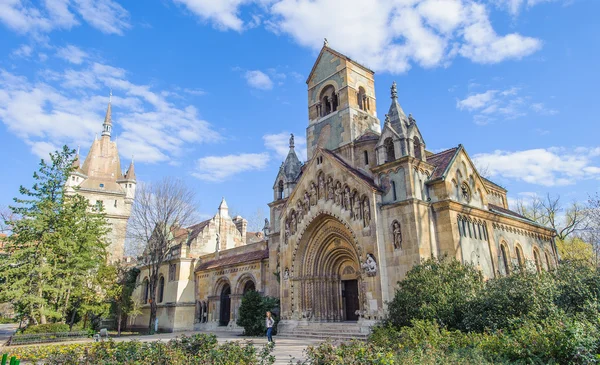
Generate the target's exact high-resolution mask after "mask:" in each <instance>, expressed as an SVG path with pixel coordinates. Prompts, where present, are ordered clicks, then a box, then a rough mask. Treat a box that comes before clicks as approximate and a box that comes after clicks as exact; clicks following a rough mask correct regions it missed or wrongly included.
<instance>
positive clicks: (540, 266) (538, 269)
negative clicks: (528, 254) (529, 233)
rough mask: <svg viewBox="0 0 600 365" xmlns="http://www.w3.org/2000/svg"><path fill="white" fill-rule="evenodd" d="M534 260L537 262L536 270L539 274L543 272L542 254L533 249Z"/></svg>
mask: <svg viewBox="0 0 600 365" xmlns="http://www.w3.org/2000/svg"><path fill="white" fill-rule="evenodd" d="M533 260H534V261H535V269H536V270H537V272H538V273H541V272H542V262H541V261H540V253H539V252H538V250H537V249H535V248H534V249H533Z"/></svg>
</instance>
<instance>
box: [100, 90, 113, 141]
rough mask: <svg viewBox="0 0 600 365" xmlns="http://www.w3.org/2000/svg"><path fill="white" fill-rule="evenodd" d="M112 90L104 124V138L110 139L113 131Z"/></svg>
mask: <svg viewBox="0 0 600 365" xmlns="http://www.w3.org/2000/svg"><path fill="white" fill-rule="evenodd" d="M111 104H112V89H111V90H110V94H109V97H108V108H106V116H105V117H104V123H102V136H103V137H104V136H107V137H109V138H110V132H111V130H112V107H111Z"/></svg>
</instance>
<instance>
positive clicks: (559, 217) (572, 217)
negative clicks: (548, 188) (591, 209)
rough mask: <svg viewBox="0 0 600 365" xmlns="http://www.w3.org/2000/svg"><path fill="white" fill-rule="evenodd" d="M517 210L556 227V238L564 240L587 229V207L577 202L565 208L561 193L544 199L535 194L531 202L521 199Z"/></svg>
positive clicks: (540, 222)
mask: <svg viewBox="0 0 600 365" xmlns="http://www.w3.org/2000/svg"><path fill="white" fill-rule="evenodd" d="M515 210H516V211H517V213H519V214H521V215H522V216H524V217H527V218H529V219H531V220H532V221H534V222H537V223H539V224H542V225H545V226H549V227H550V228H552V229H554V230H555V231H556V238H558V239H559V240H562V241H564V240H565V239H566V238H567V237H569V236H570V235H572V234H573V233H576V232H577V231H581V230H585V228H586V226H587V214H586V211H587V209H585V208H584V207H583V206H582V205H581V204H579V203H577V202H573V203H571V204H570V205H569V206H568V207H567V208H565V207H564V206H563V204H562V202H561V200H560V195H557V196H552V195H550V194H547V195H546V197H545V198H544V199H542V198H540V197H538V196H534V197H533V199H532V200H531V202H530V203H526V202H525V201H523V200H521V199H519V200H517V203H516V207H515Z"/></svg>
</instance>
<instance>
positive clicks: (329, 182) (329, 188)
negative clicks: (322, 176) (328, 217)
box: [327, 178, 334, 200]
mask: <svg viewBox="0 0 600 365" xmlns="http://www.w3.org/2000/svg"><path fill="white" fill-rule="evenodd" d="M333 189H334V187H333V179H332V178H329V179H327V199H328V200H333V195H334V192H333Z"/></svg>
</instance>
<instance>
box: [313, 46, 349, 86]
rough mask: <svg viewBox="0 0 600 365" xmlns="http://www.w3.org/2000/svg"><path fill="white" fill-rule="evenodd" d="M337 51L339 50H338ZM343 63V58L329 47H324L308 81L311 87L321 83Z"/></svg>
mask: <svg viewBox="0 0 600 365" xmlns="http://www.w3.org/2000/svg"><path fill="white" fill-rule="evenodd" d="M336 53H337V52H336ZM341 64H342V59H341V58H340V57H338V55H336V54H335V53H333V52H331V51H330V49H329V48H327V47H323V49H322V50H321V53H320V54H319V57H318V58H317V61H316V62H315V64H314V65H313V68H312V70H311V71H310V74H309V75H308V79H306V83H307V84H308V85H309V87H311V85H312V86H314V84H316V83H319V82H321V81H323V80H325V79H327V78H328V77H329V76H331V75H332V74H334V73H335V72H337V71H338V67H339V66H340V65H341Z"/></svg>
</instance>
